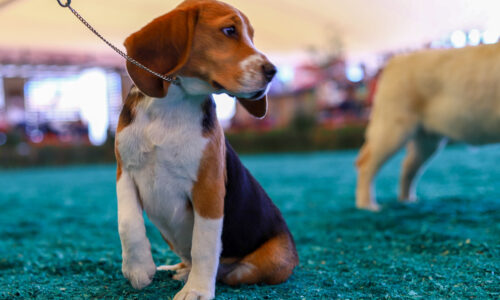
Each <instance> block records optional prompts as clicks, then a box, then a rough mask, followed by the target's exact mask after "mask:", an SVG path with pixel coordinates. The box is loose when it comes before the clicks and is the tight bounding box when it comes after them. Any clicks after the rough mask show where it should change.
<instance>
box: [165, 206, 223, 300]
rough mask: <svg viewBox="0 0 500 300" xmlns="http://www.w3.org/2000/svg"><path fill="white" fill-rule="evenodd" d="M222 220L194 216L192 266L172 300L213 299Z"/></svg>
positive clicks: (196, 214)
mask: <svg viewBox="0 0 500 300" xmlns="http://www.w3.org/2000/svg"><path fill="white" fill-rule="evenodd" d="M222 220H223V218H219V219H209V218H204V217H202V216H200V215H199V214H198V213H197V212H195V215H194V229H193V244H192V249H191V258H192V266H191V272H190V274H189V278H188V280H187V283H186V285H184V287H183V288H182V290H181V291H180V292H179V293H178V294H177V295H175V298H174V300H185V299H200V300H208V299H213V298H214V296H215V279H216V276H217V269H218V267H219V256H220V252H221V234H222Z"/></svg>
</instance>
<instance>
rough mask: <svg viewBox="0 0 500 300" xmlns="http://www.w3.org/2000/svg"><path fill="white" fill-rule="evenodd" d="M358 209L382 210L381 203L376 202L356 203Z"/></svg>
mask: <svg viewBox="0 0 500 300" xmlns="http://www.w3.org/2000/svg"><path fill="white" fill-rule="evenodd" d="M356 207H357V208H358V209H363V210H368V211H372V212H379V211H380V210H381V207H380V205H378V204H377V203H374V202H369V203H356Z"/></svg>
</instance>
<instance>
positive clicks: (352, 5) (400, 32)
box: [0, 0, 500, 56]
mask: <svg viewBox="0 0 500 300" xmlns="http://www.w3.org/2000/svg"><path fill="white" fill-rule="evenodd" d="M2 1H6V0H0V5H1V3H2ZM7 1H8V0H7ZM10 1H12V2H11V3H10V4H7V5H4V6H0V48H2V49H6V48H7V49H30V50H50V51H52V50H57V51H67V50H71V51H78V52H79V53H86V52H92V53H99V54H105V55H113V54H112V50H110V49H109V48H108V47H107V46H106V45H104V44H103V43H102V42H101V41H99V40H98V39H97V38H96V37H95V36H93V35H92V34H91V33H90V31H88V30H87V29H86V28H85V27H84V26H83V25H82V24H81V23H79V22H78V21H77V19H76V18H75V17H74V16H73V15H72V14H71V13H70V11H69V10H67V9H63V8H61V7H59V5H58V4H57V1H56V0H14V1H13V0H10ZM226 2H228V3H230V4H233V5H234V6H236V7H238V8H239V9H241V10H242V11H243V12H244V13H245V14H246V15H247V16H248V17H249V18H250V20H251V21H252V23H253V25H254V27H255V29H256V40H255V43H256V45H257V46H258V47H259V48H260V49H262V50H263V51H265V52H268V53H275V54H285V53H297V52H300V51H304V50H306V49H309V48H311V47H315V48H316V49H319V50H324V49H327V48H328V47H329V44H330V41H331V40H332V37H334V36H336V37H338V38H339V39H340V40H341V41H342V43H343V45H344V49H345V50H346V52H347V53H348V54H349V55H353V56H360V55H366V54H373V53H380V52H383V51H387V50H399V49H402V48H408V47H413V46H418V45H422V44H423V43H425V42H429V41H431V40H433V39H437V38H440V37H442V36H443V35H446V34H448V33H450V32H451V31H453V30H456V29H472V28H478V29H483V30H484V29H499V30H500V1H498V0H349V1H347V0H309V1H307V0H226ZM178 3H179V1H178V0H143V1H137V0H135V1H132V0H106V1H102V0H100V1H99V0H73V1H72V6H73V7H74V8H75V9H77V10H78V11H79V12H80V13H81V14H82V15H83V16H84V17H85V18H86V19H87V20H88V21H89V22H90V23H91V24H92V25H94V26H95V27H96V28H97V29H98V30H99V31H100V32H101V33H102V34H103V35H104V36H106V37H107V38H109V39H110V40H111V41H112V42H114V43H116V44H117V45H118V46H119V47H121V48H122V41H123V40H124V39H125V38H126V37H127V36H128V34H130V33H132V32H133V31H135V30H137V29H139V28H140V27H142V26H143V25H144V24H146V23H147V22H149V21H150V20H151V19H152V18H154V17H156V16H158V15H160V14H163V13H165V12H167V11H169V10H170V9H172V8H173V7H175V6H176V5H177V4H178Z"/></svg>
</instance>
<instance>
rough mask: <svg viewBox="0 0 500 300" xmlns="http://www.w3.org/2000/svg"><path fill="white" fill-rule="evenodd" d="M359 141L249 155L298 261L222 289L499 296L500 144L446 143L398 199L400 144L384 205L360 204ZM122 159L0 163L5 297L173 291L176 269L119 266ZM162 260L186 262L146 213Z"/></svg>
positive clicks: (385, 182)
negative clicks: (345, 147)
mask: <svg viewBox="0 0 500 300" xmlns="http://www.w3.org/2000/svg"><path fill="white" fill-rule="evenodd" d="M355 155H356V153H355V152H353V151H348V152H330V153H314V154H281V155H280V154H276V155H259V156H244V157H243V160H244V162H245V164H246V165H247V166H248V167H249V169H250V170H251V171H252V172H253V173H254V175H255V176H256V177H257V178H258V180H259V181H260V182H261V183H262V185H263V186H264V188H265V189H266V190H267V191H268V193H269V195H270V196H271V197H272V198H273V199H274V201H275V202H276V203H277V205H278V206H279V207H280V209H281V210H282V212H283V214H284V216H285V218H286V220H287V222H288V224H289V226H290V229H291V231H292V233H293V235H294V237H295V241H296V243H297V247H298V252H299V256H300V265H299V267H297V269H296V270H295V273H294V274H293V276H292V277H291V278H290V279H289V280H288V282H286V283H284V284H281V285H278V286H241V287H238V288H231V287H228V286H224V285H221V284H219V285H217V291H216V294H217V298H218V299H332V298H351V299H352V298H374V297H376V298H425V299H429V298H496V299H498V298H499V297H500V147H499V146H490V147H486V148H481V149H476V150H475V149H470V148H467V147H454V148H450V149H446V150H445V151H444V152H442V153H441V154H439V155H438V156H437V158H436V159H435V160H434V161H433V163H432V164H431V166H430V168H429V169H428V171H427V172H426V173H425V174H424V177H423V179H422V181H421V182H420V185H419V188H418V193H419V195H420V197H421V202H420V203H417V204H415V205H411V206H403V205H399V204H397V203H396V200H395V199H396V190H397V177H398V174H399V164H400V162H401V157H402V154H399V155H398V157H397V158H395V159H393V160H391V162H390V163H389V164H388V165H387V166H386V167H385V168H384V169H383V171H382V173H381V175H380V176H379V179H378V180H377V188H378V198H379V200H380V202H382V204H383V208H384V210H383V211H382V212H380V213H378V214H374V213H370V212H364V211H358V210H355V209H354V187H355V171H354V169H353V162H354V158H355ZM114 178H115V171H114V167H113V166H88V167H67V168H43V169H23V170H10V171H1V172H0V216H1V218H0V298H16V297H19V298H31V297H37V298H51V299H52V298H60V299H67V298H124V299H125V298H131V299H134V298H140V299H160V298H162V299H169V298H171V297H173V296H174V295H175V293H176V292H177V291H178V290H179V289H180V288H181V286H182V284H181V283H179V282H177V281H174V280H172V279H171V278H170V276H171V274H169V273H157V274H156V276H155V279H154V281H153V283H152V284H151V285H150V286H149V287H147V288H146V289H144V290H143V291H135V290H133V289H132V288H131V286H130V285H129V284H128V282H127V281H126V280H125V279H124V278H123V276H122V274H121V250H120V242H119V238H118V232H117V217H116V200H115V187H114ZM147 230H148V235H149V237H150V239H151V242H152V251H153V256H154V259H155V261H156V263H157V264H160V263H162V264H163V263H165V260H166V261H167V262H168V263H175V262H177V258H176V257H175V256H174V255H173V254H172V253H171V252H170V251H169V250H168V246H167V245H166V244H165V243H164V242H163V241H162V239H161V237H160V234H159V233H158V231H157V230H156V229H155V228H154V227H153V226H151V224H150V223H148V226H147Z"/></svg>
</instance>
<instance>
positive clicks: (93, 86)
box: [77, 68, 109, 145]
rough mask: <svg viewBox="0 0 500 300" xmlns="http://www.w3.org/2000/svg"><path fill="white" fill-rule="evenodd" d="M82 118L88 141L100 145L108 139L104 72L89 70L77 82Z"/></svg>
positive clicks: (106, 95) (106, 92)
mask: <svg viewBox="0 0 500 300" xmlns="http://www.w3.org/2000/svg"><path fill="white" fill-rule="evenodd" d="M77 87H78V90H79V97H80V109H81V114H82V117H83V119H84V120H85V121H87V123H88V129H89V140H90V142H91V143H92V144H93V145H102V144H104V143H105V142H106V139H107V137H108V125H109V114H108V89H107V78H106V72H104V71H103V70H101V69H97V68H96V69H90V70H87V71H85V72H83V73H82V75H81V76H80V78H78V81H77Z"/></svg>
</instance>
